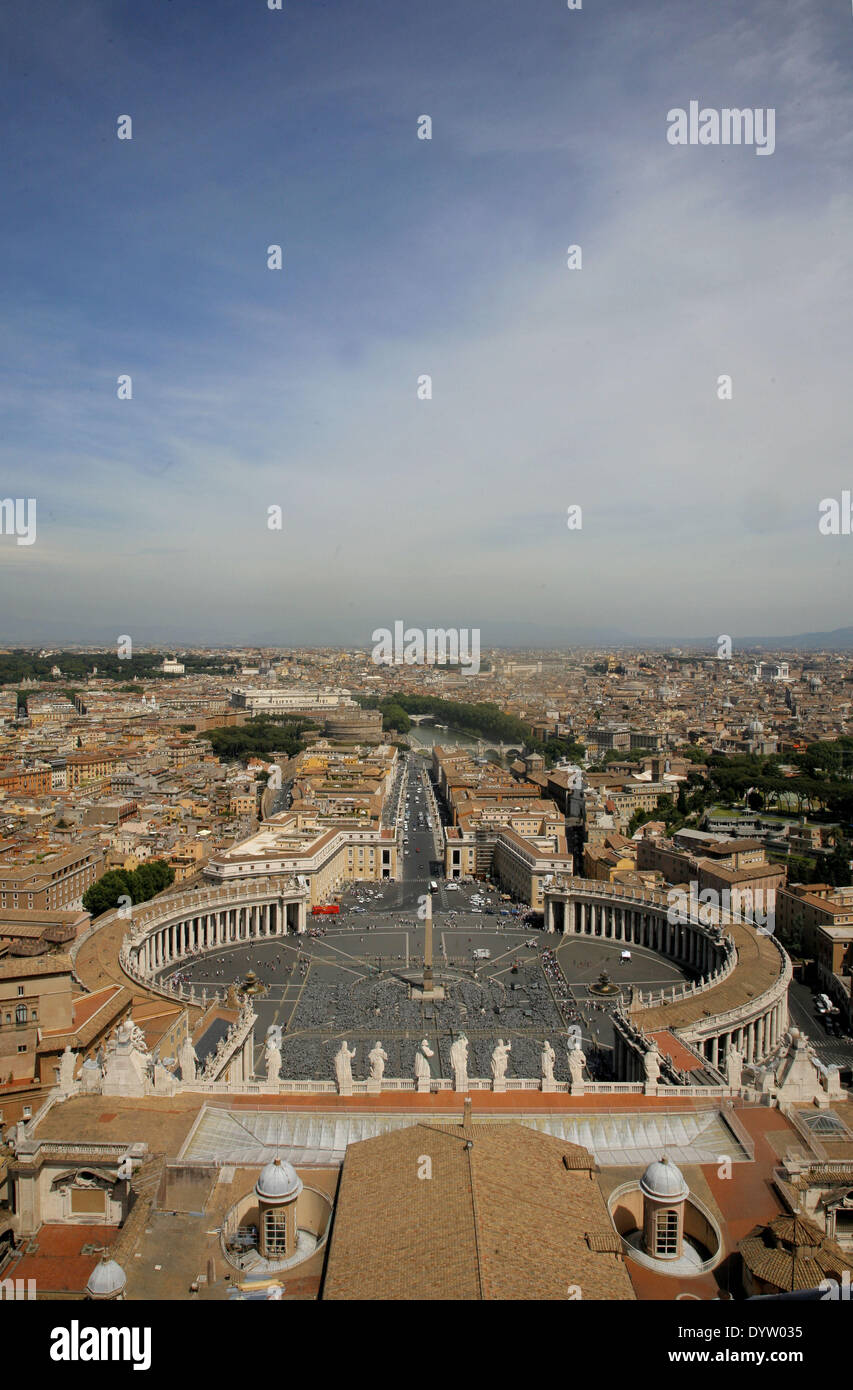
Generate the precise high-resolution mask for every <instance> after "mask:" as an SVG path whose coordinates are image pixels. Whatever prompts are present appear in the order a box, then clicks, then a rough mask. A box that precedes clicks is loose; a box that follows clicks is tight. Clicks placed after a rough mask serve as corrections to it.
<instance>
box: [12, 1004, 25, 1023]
mask: <svg viewBox="0 0 853 1390" xmlns="http://www.w3.org/2000/svg"><path fill="white" fill-rule="evenodd" d="M26 1021H27V1006H26V1004H19V1005H18V1007H17V1008H16V1010H15V1022H16V1023H26Z"/></svg>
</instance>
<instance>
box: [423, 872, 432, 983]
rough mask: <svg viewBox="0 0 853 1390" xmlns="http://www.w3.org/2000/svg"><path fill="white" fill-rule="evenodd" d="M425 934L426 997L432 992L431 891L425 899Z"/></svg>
mask: <svg viewBox="0 0 853 1390" xmlns="http://www.w3.org/2000/svg"><path fill="white" fill-rule="evenodd" d="M424 926H425V928H426V934H425V936H424V996H425V997H427V996H429V995H431V994H432V992H433V988H434V985H433V978H432V893H430V894H428V896H427V900H426V922H425V923H424Z"/></svg>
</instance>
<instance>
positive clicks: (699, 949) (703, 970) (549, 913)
mask: <svg viewBox="0 0 853 1390" xmlns="http://www.w3.org/2000/svg"><path fill="white" fill-rule="evenodd" d="M545 924H546V927H547V929H548V930H549V931H562V932H563V934H564V935H565V936H590V937H598V938H600V939H602V940H606V941H615V942H618V943H619V944H620V945H624V946H647V947H648V948H649V949H650V950H652V951H658V952H660V954H661V955H663V956H669V957H670V958H671V959H672V960H675V961H678V962H679V963H680V964H682V965H684V966H686V967H687V968H688V969H690V970H693V971H695V973H696V974H697V975H700V976H708V975H713V974H714V973H715V972H716V971H717V970H718V969H719V968H720V966H721V965H722V964H723V962H724V960H725V957H726V954H727V950H728V948H727V946H726V943H725V939H720V938H718V937H717V936H716V935H715V934H714V933H713V932H711V931H709V930H708V929H707V928H706V927H704V926H703V925H702V924H701V923H699V922H671V921H669V920H668V917H667V911H666V909H665V908H663V907H656V906H654V907H652V906H649V905H646V904H643V903H642V902H641V901H639V902H638V901H632V900H631V899H627V900H626V901H621V900H619V899H611V900H610V901H607V902H602V901H598V902H595V901H592V900H591V899H589V898H580V897H572V898H571V899H570V900H569V901H566V902H560V901H555V900H554V899H553V898H548V899H546V922H545Z"/></svg>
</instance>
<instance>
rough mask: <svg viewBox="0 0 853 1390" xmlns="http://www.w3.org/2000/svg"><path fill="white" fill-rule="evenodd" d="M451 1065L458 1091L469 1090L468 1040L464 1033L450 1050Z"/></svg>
mask: <svg viewBox="0 0 853 1390" xmlns="http://www.w3.org/2000/svg"><path fill="white" fill-rule="evenodd" d="M450 1065H451V1066H452V1068H453V1084H454V1086H455V1087H456V1090H457V1091H466V1090H467V1089H468V1039H467V1038H466V1036H465V1034H464V1033H460V1035H459V1037H458V1038H457V1039H456V1041H455V1043H453V1045H452V1047H451V1049H450Z"/></svg>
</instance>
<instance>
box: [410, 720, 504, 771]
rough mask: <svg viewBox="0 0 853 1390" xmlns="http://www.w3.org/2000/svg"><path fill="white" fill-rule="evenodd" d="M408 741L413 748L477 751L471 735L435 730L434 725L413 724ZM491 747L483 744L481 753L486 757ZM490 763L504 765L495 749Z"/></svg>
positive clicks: (441, 729)
mask: <svg viewBox="0 0 853 1390" xmlns="http://www.w3.org/2000/svg"><path fill="white" fill-rule="evenodd" d="M408 737H409V740H410V742H411V744H412V747H413V748H434V747H435V745H436V744H437V743H439V744H441V746H442V747H443V748H470V749H471V750H472V752H474V753H476V751H477V739H476V738H475V737H474V736H473V735H472V734H463V733H461V732H459V731H458V730H457V729H448V728H446V727H443V728H440V729H439V728H436V726H435V724H413V725H412V727H411V728H410V729H409V734H408ZM492 747H493V745H492V744H490V743H485V742H484V745H483V752H484V754H485V755H487V756H488V754H489V752H490V750H491V749H492ZM491 761H494V762H501V763H505V759H503V758H499V757H498V753H497V749H495V750H494V752H492V757H491Z"/></svg>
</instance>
